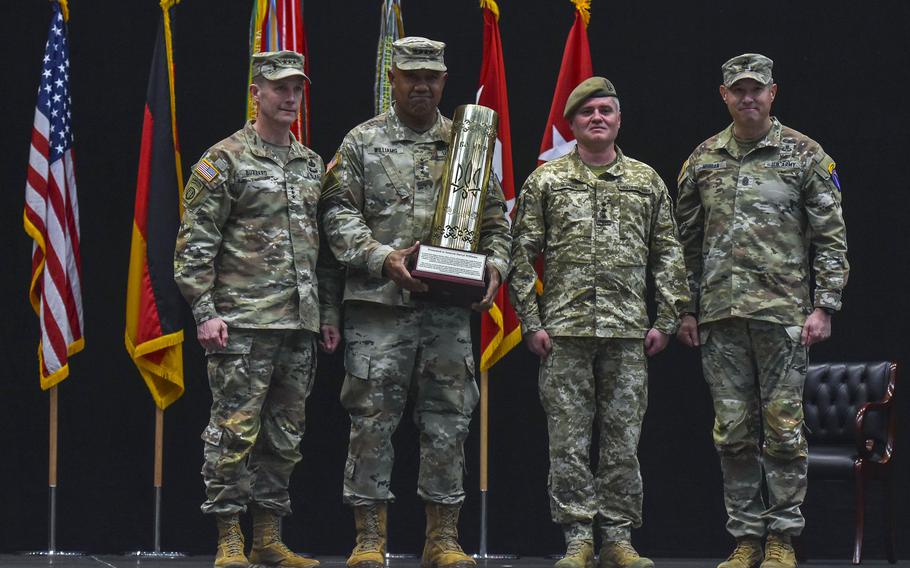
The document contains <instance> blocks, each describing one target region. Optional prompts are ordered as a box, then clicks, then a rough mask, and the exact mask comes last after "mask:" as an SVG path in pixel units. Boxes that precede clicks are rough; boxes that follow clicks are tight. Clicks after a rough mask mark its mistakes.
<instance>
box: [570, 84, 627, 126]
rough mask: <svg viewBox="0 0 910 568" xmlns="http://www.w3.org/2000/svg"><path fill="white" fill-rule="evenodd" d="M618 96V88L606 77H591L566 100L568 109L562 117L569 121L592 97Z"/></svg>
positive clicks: (573, 90)
mask: <svg viewBox="0 0 910 568" xmlns="http://www.w3.org/2000/svg"><path fill="white" fill-rule="evenodd" d="M616 96H618V95H617V94H616V88H615V87H614V86H613V83H611V82H610V81H609V80H608V79H607V78H606V77H589V78H588V79H585V80H584V81H582V82H581V83H579V84H578V86H577V87H575V88H574V89H572V92H571V93H569V98H568V99H566V108H565V110H563V111H562V115H563V116H564V117H565V118H566V120H568V119H569V118H570V117H571V116H572V115H573V114H575V111H576V110H578V107H580V106H581V105H583V104H584V102H585V101H586V100H588V99H590V98H591V97H616Z"/></svg>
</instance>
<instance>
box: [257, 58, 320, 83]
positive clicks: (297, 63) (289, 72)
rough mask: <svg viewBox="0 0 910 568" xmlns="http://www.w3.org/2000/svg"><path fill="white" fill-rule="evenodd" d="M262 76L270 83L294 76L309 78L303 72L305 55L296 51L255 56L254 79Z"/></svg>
mask: <svg viewBox="0 0 910 568" xmlns="http://www.w3.org/2000/svg"><path fill="white" fill-rule="evenodd" d="M259 75H262V76H263V77H265V78H266V79H268V80H269V81H277V80H279V79H284V78H285V77H292V76H294V75H297V76H300V77H303V78H304V79H306V80H307V81H309V80H310V78H309V77H307V76H306V74H305V73H304V72H303V55H301V54H299V53H297V52H296V51H263V52H261V53H254V54H253V77H258V76H259Z"/></svg>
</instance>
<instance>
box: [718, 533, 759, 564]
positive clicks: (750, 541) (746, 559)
mask: <svg viewBox="0 0 910 568" xmlns="http://www.w3.org/2000/svg"><path fill="white" fill-rule="evenodd" d="M761 561H762V550H761V539H758V538H755V537H742V538H738V539H736V548H734V549H733V553H732V554H730V556H729V557H728V558H727V559H726V560H724V561H723V562H721V563H720V564H718V565H717V568H755V566H758V563H759V562H761Z"/></svg>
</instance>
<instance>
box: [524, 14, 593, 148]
mask: <svg viewBox="0 0 910 568" xmlns="http://www.w3.org/2000/svg"><path fill="white" fill-rule="evenodd" d="M572 1H573V3H574V4H575V6H576V8H577V9H576V11H575V23H574V24H573V25H572V29H571V30H569V37H568V39H566V49H565V51H563V54H562V65H561V66H560V68H559V78H558V79H557V80H556V90H555V91H554V92H553V104H551V105H550V117H549V118H548V119H547V128H546V129H545V130H544V133H543V141H541V143H540V156H538V158H537V160H538V162H537V165H540V164H542V163H544V162H549V161H550V160H553V159H556V158H558V157H560V156H565V155H566V154H568V153H569V152H571V151H572V149H573V148H574V147H575V137H574V136H573V135H572V131H571V130H569V123H568V122H566V119H565V118H563V116H562V111H563V110H564V109H565V107H566V99H568V98H569V93H571V92H572V89H574V88H575V87H577V86H578V84H579V83H581V82H582V81H584V80H585V79H587V78H588V77H590V76H592V75H593V74H594V71H593V68H592V65H591V48H590V46H589V45H588V31H587V27H588V21H589V20H590V18H591V16H590V13H589V12H588V10H589V6H590V4H591V2H590V0H572Z"/></svg>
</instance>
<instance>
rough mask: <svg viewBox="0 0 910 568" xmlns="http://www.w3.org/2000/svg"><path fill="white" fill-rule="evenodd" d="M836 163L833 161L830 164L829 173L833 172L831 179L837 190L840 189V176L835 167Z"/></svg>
mask: <svg viewBox="0 0 910 568" xmlns="http://www.w3.org/2000/svg"><path fill="white" fill-rule="evenodd" d="M835 166H836V164H835V163H834V162H831V163H830V164H828V173H829V174H831V181H832V182H834V187H836V188H837V191H840V178H839V177H837V170H836V169H834V168H835Z"/></svg>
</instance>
